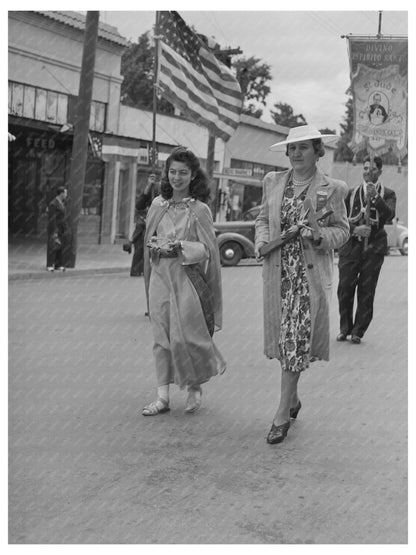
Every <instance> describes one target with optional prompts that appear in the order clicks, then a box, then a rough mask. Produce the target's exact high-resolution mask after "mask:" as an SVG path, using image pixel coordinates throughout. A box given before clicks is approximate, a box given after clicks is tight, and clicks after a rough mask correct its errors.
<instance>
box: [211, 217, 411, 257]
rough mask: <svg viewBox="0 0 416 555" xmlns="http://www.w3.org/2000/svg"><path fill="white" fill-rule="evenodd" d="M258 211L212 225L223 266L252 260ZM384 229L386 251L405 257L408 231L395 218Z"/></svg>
mask: <svg viewBox="0 0 416 555" xmlns="http://www.w3.org/2000/svg"><path fill="white" fill-rule="evenodd" d="M259 211H260V207H259V206H254V207H253V208H250V209H249V210H247V212H245V213H244V214H243V220H242V221H238V222H215V223H214V226H215V233H216V235H217V241H218V246H219V249H220V258H221V264H222V265H223V266H236V265H237V264H238V263H239V262H240V260H241V259H243V258H254V256H255V254H254V234H255V229H254V220H255V219H256V218H257V215H258V213H259ZM384 228H385V230H386V233H387V247H388V250H389V251H390V250H392V249H398V250H399V251H400V253H401V254H402V255H403V256H407V254H408V229H407V227H406V226H405V225H404V224H403V222H400V221H399V219H398V218H396V219H395V220H394V221H393V222H392V223H390V224H385V226H384Z"/></svg>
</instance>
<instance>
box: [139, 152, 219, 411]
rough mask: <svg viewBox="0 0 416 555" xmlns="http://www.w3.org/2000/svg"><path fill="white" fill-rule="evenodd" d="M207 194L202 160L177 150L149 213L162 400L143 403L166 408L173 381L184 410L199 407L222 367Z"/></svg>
mask: <svg viewBox="0 0 416 555" xmlns="http://www.w3.org/2000/svg"><path fill="white" fill-rule="evenodd" d="M208 197H209V187H208V179H207V176H206V174H205V173H204V171H203V170H202V169H201V166H200V162H199V159H198V158H197V157H196V156H195V154H194V153H193V152H192V151H191V150H189V149H187V148H185V147H177V148H175V149H174V150H173V151H172V152H171V154H170V156H169V157H168V159H167V160H166V164H165V168H164V170H163V174H162V181H161V194H160V195H159V196H158V197H156V198H155V199H154V200H153V202H152V205H151V207H150V209H149V212H148V215H147V224H146V225H147V228H146V236H145V243H146V245H147V246H148V249H146V252H145V285H146V292H147V297H148V305H149V313H150V321H151V325H152V331H153V338H154V345H153V355H154V360H155V366H156V380H157V398H156V400H155V401H153V402H151V403H150V404H149V405H147V406H146V407H145V408H144V409H143V415H145V416H152V415H157V414H160V413H163V412H166V411H168V410H169V385H170V384H171V383H174V384H176V385H178V386H179V387H180V388H181V389H182V388H185V387H186V388H187V390H188V397H187V400H186V407H185V412H186V413H192V412H195V411H197V410H198V409H199V408H200V406H201V396H202V389H201V385H202V384H203V383H206V382H207V381H208V380H209V379H210V378H211V377H212V376H215V375H217V374H218V373H222V372H224V370H225V361H224V359H223V357H222V355H221V353H220V352H219V350H218V349H217V347H216V345H215V344H214V342H213V339H212V336H213V333H214V331H215V330H219V329H221V326H222V289H221V268H220V257H219V250H218V245H217V241H216V238H215V232H214V225H213V220H212V215H211V210H210V208H209V207H208V204H207V201H208Z"/></svg>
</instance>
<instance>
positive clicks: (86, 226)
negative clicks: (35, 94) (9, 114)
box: [8, 118, 104, 243]
mask: <svg viewBox="0 0 416 555" xmlns="http://www.w3.org/2000/svg"><path fill="white" fill-rule="evenodd" d="M11 119H13V118H11ZM16 119H17V118H16ZM9 131H10V132H11V133H12V134H13V135H14V136H15V137H16V139H15V140H14V141H13V142H10V143H9V145H8V148H9V172H8V188H9V191H8V193H9V235H10V238H13V237H14V236H31V237H33V238H39V239H44V238H45V237H46V226H47V207H48V204H49V202H50V201H51V200H52V199H53V198H54V197H55V194H56V189H57V187H59V186H65V187H68V181H69V172H70V164H71V153H72V142H73V135H72V133H71V134H65V133H60V132H59V131H58V130H57V129H55V126H53V125H48V124H46V123H43V122H36V121H31V120H27V121H24V120H23V119H22V118H19V120H18V121H16V122H13V121H11V120H10V119H9ZM103 184H104V163H103V162H102V161H101V160H100V159H97V158H95V157H94V156H93V152H92V150H91V149H90V151H89V156H88V161H87V167H86V175H85V188H84V196H83V202H82V213H81V216H80V221H79V230H78V232H79V238H80V241H81V242H92V243H98V242H99V237H100V228H101V216H102V192H103Z"/></svg>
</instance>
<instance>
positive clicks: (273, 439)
mask: <svg viewBox="0 0 416 555" xmlns="http://www.w3.org/2000/svg"><path fill="white" fill-rule="evenodd" d="M289 428H290V420H288V421H287V422H283V424H280V426H276V424H275V423H274V422H273V424H272V427H271V428H270V432H269V433H268V435H267V443H271V444H273V443H280V442H282V441H283V440H284V439H285V437H286V436H287V432H288V430H289Z"/></svg>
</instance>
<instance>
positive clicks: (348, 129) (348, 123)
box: [334, 96, 354, 162]
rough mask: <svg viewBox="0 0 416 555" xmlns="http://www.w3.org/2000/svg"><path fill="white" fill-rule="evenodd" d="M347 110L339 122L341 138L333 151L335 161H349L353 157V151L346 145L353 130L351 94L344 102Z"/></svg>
mask: <svg viewBox="0 0 416 555" xmlns="http://www.w3.org/2000/svg"><path fill="white" fill-rule="evenodd" d="M345 106H346V108H347V112H346V114H345V117H344V123H341V124H340V127H341V139H340V140H339V141H338V144H337V149H336V151H335V156H334V160H335V162H351V161H352V160H353V158H354V153H353V151H352V150H351V149H350V147H349V146H348V145H349V143H350V142H351V140H352V134H353V130H354V110H353V103H352V96H350V97H349V99H348V100H347V102H346V103H345Z"/></svg>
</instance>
